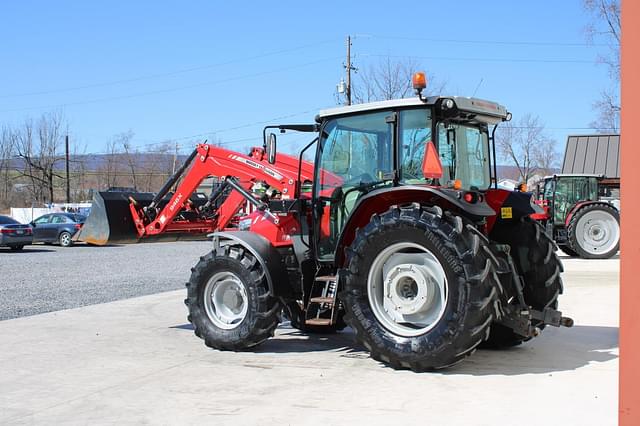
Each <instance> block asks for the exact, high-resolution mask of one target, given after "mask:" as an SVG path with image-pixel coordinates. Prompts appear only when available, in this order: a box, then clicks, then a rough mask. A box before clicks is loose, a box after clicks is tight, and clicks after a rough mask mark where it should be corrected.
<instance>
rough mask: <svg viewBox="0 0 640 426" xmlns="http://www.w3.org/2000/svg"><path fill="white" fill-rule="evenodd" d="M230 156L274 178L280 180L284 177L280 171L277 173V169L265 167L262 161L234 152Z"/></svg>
mask: <svg viewBox="0 0 640 426" xmlns="http://www.w3.org/2000/svg"><path fill="white" fill-rule="evenodd" d="M229 158H231V159H232V160H236V161H239V162H241V163H243V164H246V165H247V166H249V167H253V168H254V169H258V170H262V171H264V172H265V173H266V174H268V175H269V176H271V177H273V178H274V179H278V180H280V179H282V175H281V174H280V173H277V172H276V171H275V170H272V169H270V168H268V167H265V166H263V165H262V164H260V163H256V162H255V161H252V160H249V159H248V158H242V157H239V156H237V155H233V154H232V155H229Z"/></svg>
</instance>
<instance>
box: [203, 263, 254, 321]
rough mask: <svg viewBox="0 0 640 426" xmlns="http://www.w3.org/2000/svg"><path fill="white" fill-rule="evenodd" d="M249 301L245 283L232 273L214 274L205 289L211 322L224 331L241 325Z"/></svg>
mask: <svg viewBox="0 0 640 426" xmlns="http://www.w3.org/2000/svg"><path fill="white" fill-rule="evenodd" d="M248 305H249V299H248V297H247V290H246V288H245V286H244V283H243V282H242V280H241V279H240V278H238V276H237V275H235V274H234V273H232V272H218V273H216V274H214V275H213V276H212V277H211V278H210V279H209V281H207V284H206V285H205V288H204V308H205V311H206V313H207V316H208V317H209V319H210V320H211V322H212V323H213V324H214V325H215V326H216V327H219V328H222V329H224V330H231V329H234V328H236V327H238V326H239V325H240V323H242V320H244V318H245V317H246V315H247V308H248Z"/></svg>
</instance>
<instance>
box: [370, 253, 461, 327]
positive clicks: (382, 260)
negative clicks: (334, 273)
mask: <svg viewBox="0 0 640 426" xmlns="http://www.w3.org/2000/svg"><path fill="white" fill-rule="evenodd" d="M367 293H368V297H369V305H370V306H371V310H372V311H373V314H374V315H375V317H376V319H377V320H378V321H379V322H380V323H381V324H382V325H383V326H384V327H385V328H386V329H388V330H389V331H391V332H392V333H394V334H396V335H399V336H403V337H412V336H418V335H421V334H424V333H426V332H428V331H429V330H431V329H432V328H433V327H435V326H436V324H437V323H438V321H440V319H441V318H442V316H443V315H444V310H445V308H446V306H447V297H448V295H447V277H446V275H445V272H444V269H443V267H442V264H441V263H440V261H439V260H438V259H437V258H436V256H435V255H434V254H433V253H432V252H431V251H430V250H428V249H426V248H425V247H423V246H421V245H419V244H415V243H410V242H402V243H396V244H393V245H391V246H390V247H387V248H385V249H384V250H382V251H381V252H380V253H379V254H378V255H377V256H376V258H375V259H374V261H373V263H372V264H371V269H370V270H369V276H368V278H367Z"/></svg>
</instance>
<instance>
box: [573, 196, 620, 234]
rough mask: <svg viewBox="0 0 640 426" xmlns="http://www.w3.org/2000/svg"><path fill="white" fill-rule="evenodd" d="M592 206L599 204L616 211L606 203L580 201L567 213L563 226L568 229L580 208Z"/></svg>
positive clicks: (611, 205) (614, 207)
mask: <svg viewBox="0 0 640 426" xmlns="http://www.w3.org/2000/svg"><path fill="white" fill-rule="evenodd" d="M592 204H600V205H603V206H607V207H611V208H613V209H615V210H616V211H617V210H618V209H617V208H616V206H614V205H613V204H611V203H606V202H603V201H580V202H578V203H576V204H575V205H574V206H573V207H572V208H571V210H569V213H568V214H567V217H566V219H565V220H564V225H565V226H566V227H567V228H568V227H569V223H571V219H572V218H573V216H575V214H576V213H577V212H578V210H580V209H581V208H583V207H585V206H590V205H592ZM618 213H619V212H618Z"/></svg>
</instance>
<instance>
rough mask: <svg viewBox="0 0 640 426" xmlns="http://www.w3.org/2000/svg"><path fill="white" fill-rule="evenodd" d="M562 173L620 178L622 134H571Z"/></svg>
mask: <svg viewBox="0 0 640 426" xmlns="http://www.w3.org/2000/svg"><path fill="white" fill-rule="evenodd" d="M562 173H567V174H569V173H571V174H580V175H581V174H596V175H604V176H605V177H607V178H620V135H619V134H610V135H582V136H569V137H568V138H567V147H566V149H565V151H564V162H563V164H562Z"/></svg>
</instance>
